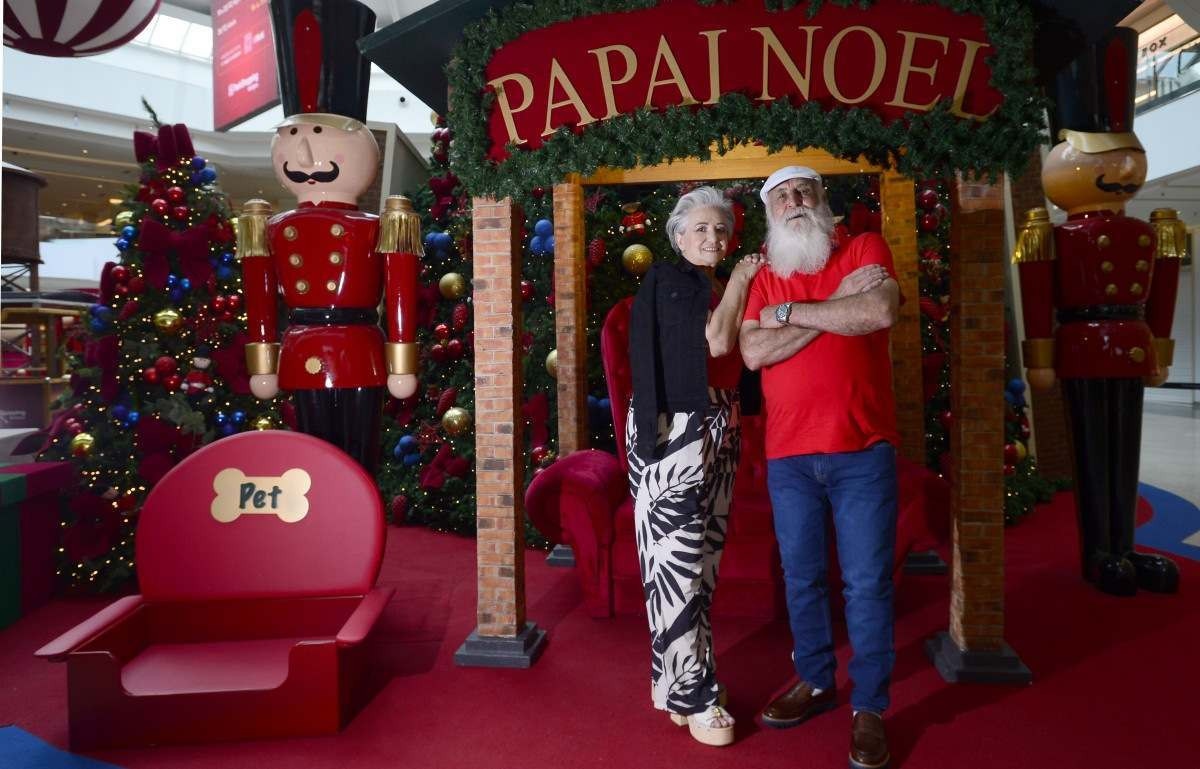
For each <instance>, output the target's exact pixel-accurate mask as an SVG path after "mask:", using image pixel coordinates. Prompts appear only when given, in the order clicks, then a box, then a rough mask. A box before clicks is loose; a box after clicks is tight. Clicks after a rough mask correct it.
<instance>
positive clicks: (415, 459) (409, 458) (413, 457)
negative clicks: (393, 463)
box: [404, 452, 421, 467]
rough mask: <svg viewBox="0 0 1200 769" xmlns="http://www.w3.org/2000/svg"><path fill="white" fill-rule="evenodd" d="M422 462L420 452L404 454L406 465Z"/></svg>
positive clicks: (410, 465)
mask: <svg viewBox="0 0 1200 769" xmlns="http://www.w3.org/2000/svg"><path fill="white" fill-rule="evenodd" d="M420 462H421V455H420V454H419V453H416V452H414V453H412V454H405V455H404V466H405V467H412V466H413V465H416V464H420Z"/></svg>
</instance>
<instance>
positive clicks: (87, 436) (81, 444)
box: [71, 433, 96, 457]
mask: <svg viewBox="0 0 1200 769" xmlns="http://www.w3.org/2000/svg"><path fill="white" fill-rule="evenodd" d="M95 445H96V439H95V438H93V437H92V434H91V433H79V434H78V435H76V436H75V437H74V438H72V439H71V455H72V456H76V457H88V456H91V454H92V447H94V446H95Z"/></svg>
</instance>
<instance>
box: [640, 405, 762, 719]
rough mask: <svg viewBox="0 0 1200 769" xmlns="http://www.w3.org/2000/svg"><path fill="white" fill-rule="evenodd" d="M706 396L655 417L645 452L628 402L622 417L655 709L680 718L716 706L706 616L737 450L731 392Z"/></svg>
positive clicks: (737, 433)
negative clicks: (690, 407) (694, 407)
mask: <svg viewBox="0 0 1200 769" xmlns="http://www.w3.org/2000/svg"><path fill="white" fill-rule="evenodd" d="M709 399H710V402H711V405H710V406H709V408H708V409H707V410H706V411H694V412H677V413H674V414H659V415H658V436H657V439H656V440H655V446H654V451H653V453H652V454H650V455H649V456H647V455H646V454H645V453H644V452H639V451H638V450H637V428H636V426H635V425H636V420H635V419H634V417H633V409H632V405H631V407H630V411H629V414H628V415H627V416H626V419H625V447H626V454H627V456H628V459H629V490H630V493H631V494H632V495H633V499H634V503H633V515H634V526H635V527H636V531H637V548H638V565H639V567H640V568H641V572H642V587H643V590H644V592H645V596H646V615H647V619H648V620H649V624H650V678H651V682H652V684H653V698H654V707H656V708H658V709H659V710H668V711H670V712H672V713H681V714H691V713H699V712H702V711H704V710H705V709H707V708H708V707H709V706H711V705H715V704H716V703H717V679H716V664H715V660H714V659H713V651H712V624H711V622H710V621H709V610H710V608H711V607H712V597H713V590H714V588H715V587H716V584H717V566H718V564H720V561H721V551H722V550H723V549H724V547H725V530H726V525H727V523H728V520H729V503H730V500H731V498H732V496H733V476H734V471H735V470H736V469H737V463H738V456H739V454H740V450H741V429H740V425H739V414H740V408H739V404H738V397H737V390H717V389H714V388H711V387H710V388H709Z"/></svg>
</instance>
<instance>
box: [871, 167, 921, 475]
mask: <svg viewBox="0 0 1200 769" xmlns="http://www.w3.org/2000/svg"><path fill="white" fill-rule="evenodd" d="M913 186H914V185H913V181H912V179H907V178H905V177H903V176H900V175H899V174H897V173H893V172H886V173H884V174H883V176H882V178H881V179H880V185H879V196H880V205H881V207H882V208H883V237H884V239H885V240H887V243H888V246H889V247H891V249H892V260H893V262H894V263H895V265H896V277H897V278H898V280H899V282H900V293H901V295H902V296H903V297H904V299H905V301H904V304H902V305H900V318H899V320H898V321H897V322H896V325H895V326H894V327H893V328H892V332H891V341H892V389H893V390H894V391H895V393H896V423H897V425H896V426H897V428H898V429H899V430H900V439H901V441H902V444H901V450H900V453H901V455H903V456H904V457H905V458H906V459H908V460H910V461H912V462H916V463H917V464H918V465H924V464H925V401H924V390H923V389H922V386H921V375H922V369H921V309H920V303H919V302H918V301H917V300H919V299H920V298H921V289H920V287H919V285H918V284H917V274H918V270H919V264H918V258H917V228H916V200H915V198H914V193H913Z"/></svg>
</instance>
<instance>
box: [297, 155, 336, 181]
mask: <svg viewBox="0 0 1200 769" xmlns="http://www.w3.org/2000/svg"><path fill="white" fill-rule="evenodd" d="M329 165H331V166H333V170H332V171H313V172H312V173H311V174H306V173H304V172H303V171H289V170H288V167H287V161H286V160H285V161H283V175H284V176H286V177H287V178H288V180H289V181H293V182H295V183H296V184H304V183H305V182H331V181H333V180H334V179H336V178H337V177H338V164H337V163H334V162H333V161H332V160H331V161H329Z"/></svg>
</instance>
